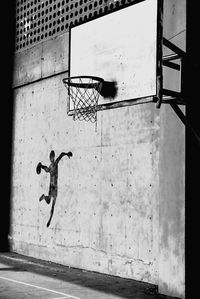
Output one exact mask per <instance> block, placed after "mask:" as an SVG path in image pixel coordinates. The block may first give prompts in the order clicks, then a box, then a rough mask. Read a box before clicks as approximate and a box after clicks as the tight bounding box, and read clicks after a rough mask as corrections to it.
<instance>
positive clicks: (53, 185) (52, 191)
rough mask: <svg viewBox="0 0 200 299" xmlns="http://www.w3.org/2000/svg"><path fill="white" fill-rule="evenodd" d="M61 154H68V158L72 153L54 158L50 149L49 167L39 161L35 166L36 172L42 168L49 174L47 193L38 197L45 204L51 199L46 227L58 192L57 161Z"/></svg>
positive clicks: (38, 172) (49, 221) (53, 153)
mask: <svg viewBox="0 0 200 299" xmlns="http://www.w3.org/2000/svg"><path fill="white" fill-rule="evenodd" d="M63 156H68V158H69V159H70V158H71V157H72V153H71V152H68V153H64V152H63V153H61V154H60V155H59V156H58V158H57V159H55V152H54V151H53V150H52V151H51V152H50V155H49V158H50V161H51V164H50V165H49V167H47V166H45V165H42V163H41V162H39V163H38V165H37V167H36V172H37V174H40V173H41V169H44V171H46V172H49V174H50V184H49V194H48V195H44V194H42V196H41V197H40V199H39V201H42V200H43V199H44V200H45V201H46V203H47V204H50V202H51V199H52V207H51V212H50V218H49V220H48V222H47V227H49V225H50V223H51V219H52V217H53V212H54V206H55V203H56V198H57V193H58V163H59V161H60V160H61V159H62V157H63Z"/></svg>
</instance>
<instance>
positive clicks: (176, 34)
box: [159, 0, 186, 298]
mask: <svg viewBox="0 0 200 299" xmlns="http://www.w3.org/2000/svg"><path fill="white" fill-rule="evenodd" d="M163 34H164V37H166V38H167V39H169V40H170V41H171V42H173V43H174V44H175V45H177V46H178V47H180V48H181V49H182V50H184V51H185V50H186V38H185V37H186V1H180V0H174V1H171V0H170V1H164V32H163ZM169 53H170V51H168V49H166V48H164V54H169ZM176 81H177V78H176V76H174V77H173V84H174V82H175V85H177V84H178V82H176ZM180 107H181V106H180ZM181 109H182V111H183V112H184V113H185V109H184V108H181ZM159 157H160V158H159V290H160V292H161V293H164V294H168V295H172V296H180V297H181V298H182V297H184V294H185V251H184V249H185V240H184V237H185V176H184V173H185V126H184V124H183V123H182V122H181V120H180V119H179V118H178V116H177V115H176V113H175V112H174V111H173V109H172V108H171V107H170V106H168V105H163V106H162V108H161V114H160V151H159Z"/></svg>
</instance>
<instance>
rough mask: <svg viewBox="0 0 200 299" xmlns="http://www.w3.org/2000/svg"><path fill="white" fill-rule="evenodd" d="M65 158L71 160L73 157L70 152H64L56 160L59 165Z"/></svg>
mask: <svg viewBox="0 0 200 299" xmlns="http://www.w3.org/2000/svg"><path fill="white" fill-rule="evenodd" d="M64 156H68V158H69V159H70V158H71V157H72V152H68V153H64V152H62V153H61V154H60V155H59V156H58V158H57V159H56V162H57V163H58V162H59V161H60V160H61V159H62V157H64Z"/></svg>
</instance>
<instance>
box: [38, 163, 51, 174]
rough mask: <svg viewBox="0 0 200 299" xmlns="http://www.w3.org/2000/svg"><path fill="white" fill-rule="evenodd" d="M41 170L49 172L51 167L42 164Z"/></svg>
mask: <svg viewBox="0 0 200 299" xmlns="http://www.w3.org/2000/svg"><path fill="white" fill-rule="evenodd" d="M40 167H41V169H44V171H46V172H49V167H47V166H45V165H42V164H40Z"/></svg>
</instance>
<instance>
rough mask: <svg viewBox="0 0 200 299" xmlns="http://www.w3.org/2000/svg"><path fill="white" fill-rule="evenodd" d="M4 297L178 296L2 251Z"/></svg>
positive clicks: (100, 298) (1, 292)
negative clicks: (165, 294)
mask: <svg viewBox="0 0 200 299" xmlns="http://www.w3.org/2000/svg"><path fill="white" fill-rule="evenodd" d="M0 298H1V299H25V298H26V299H29V298H40V299H47V298H48V299H61V298H62V299H67V298H71V299H120V298H125V299H128V298H132V299H175V298H174V297H168V296H164V295H161V294H158V292H157V287H156V286H155V285H152V284H148V283H144V282H138V281H135V280H130V279H123V278H119V277H114V276H109V275H104V274H99V273H94V272H89V271H85V270H80V269H74V268H70V267H66V266H62V265H58V264H54V263H51V262H47V261H41V260H38V259H34V258H31V257H26V256H23V255H19V254H16V253H0Z"/></svg>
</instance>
